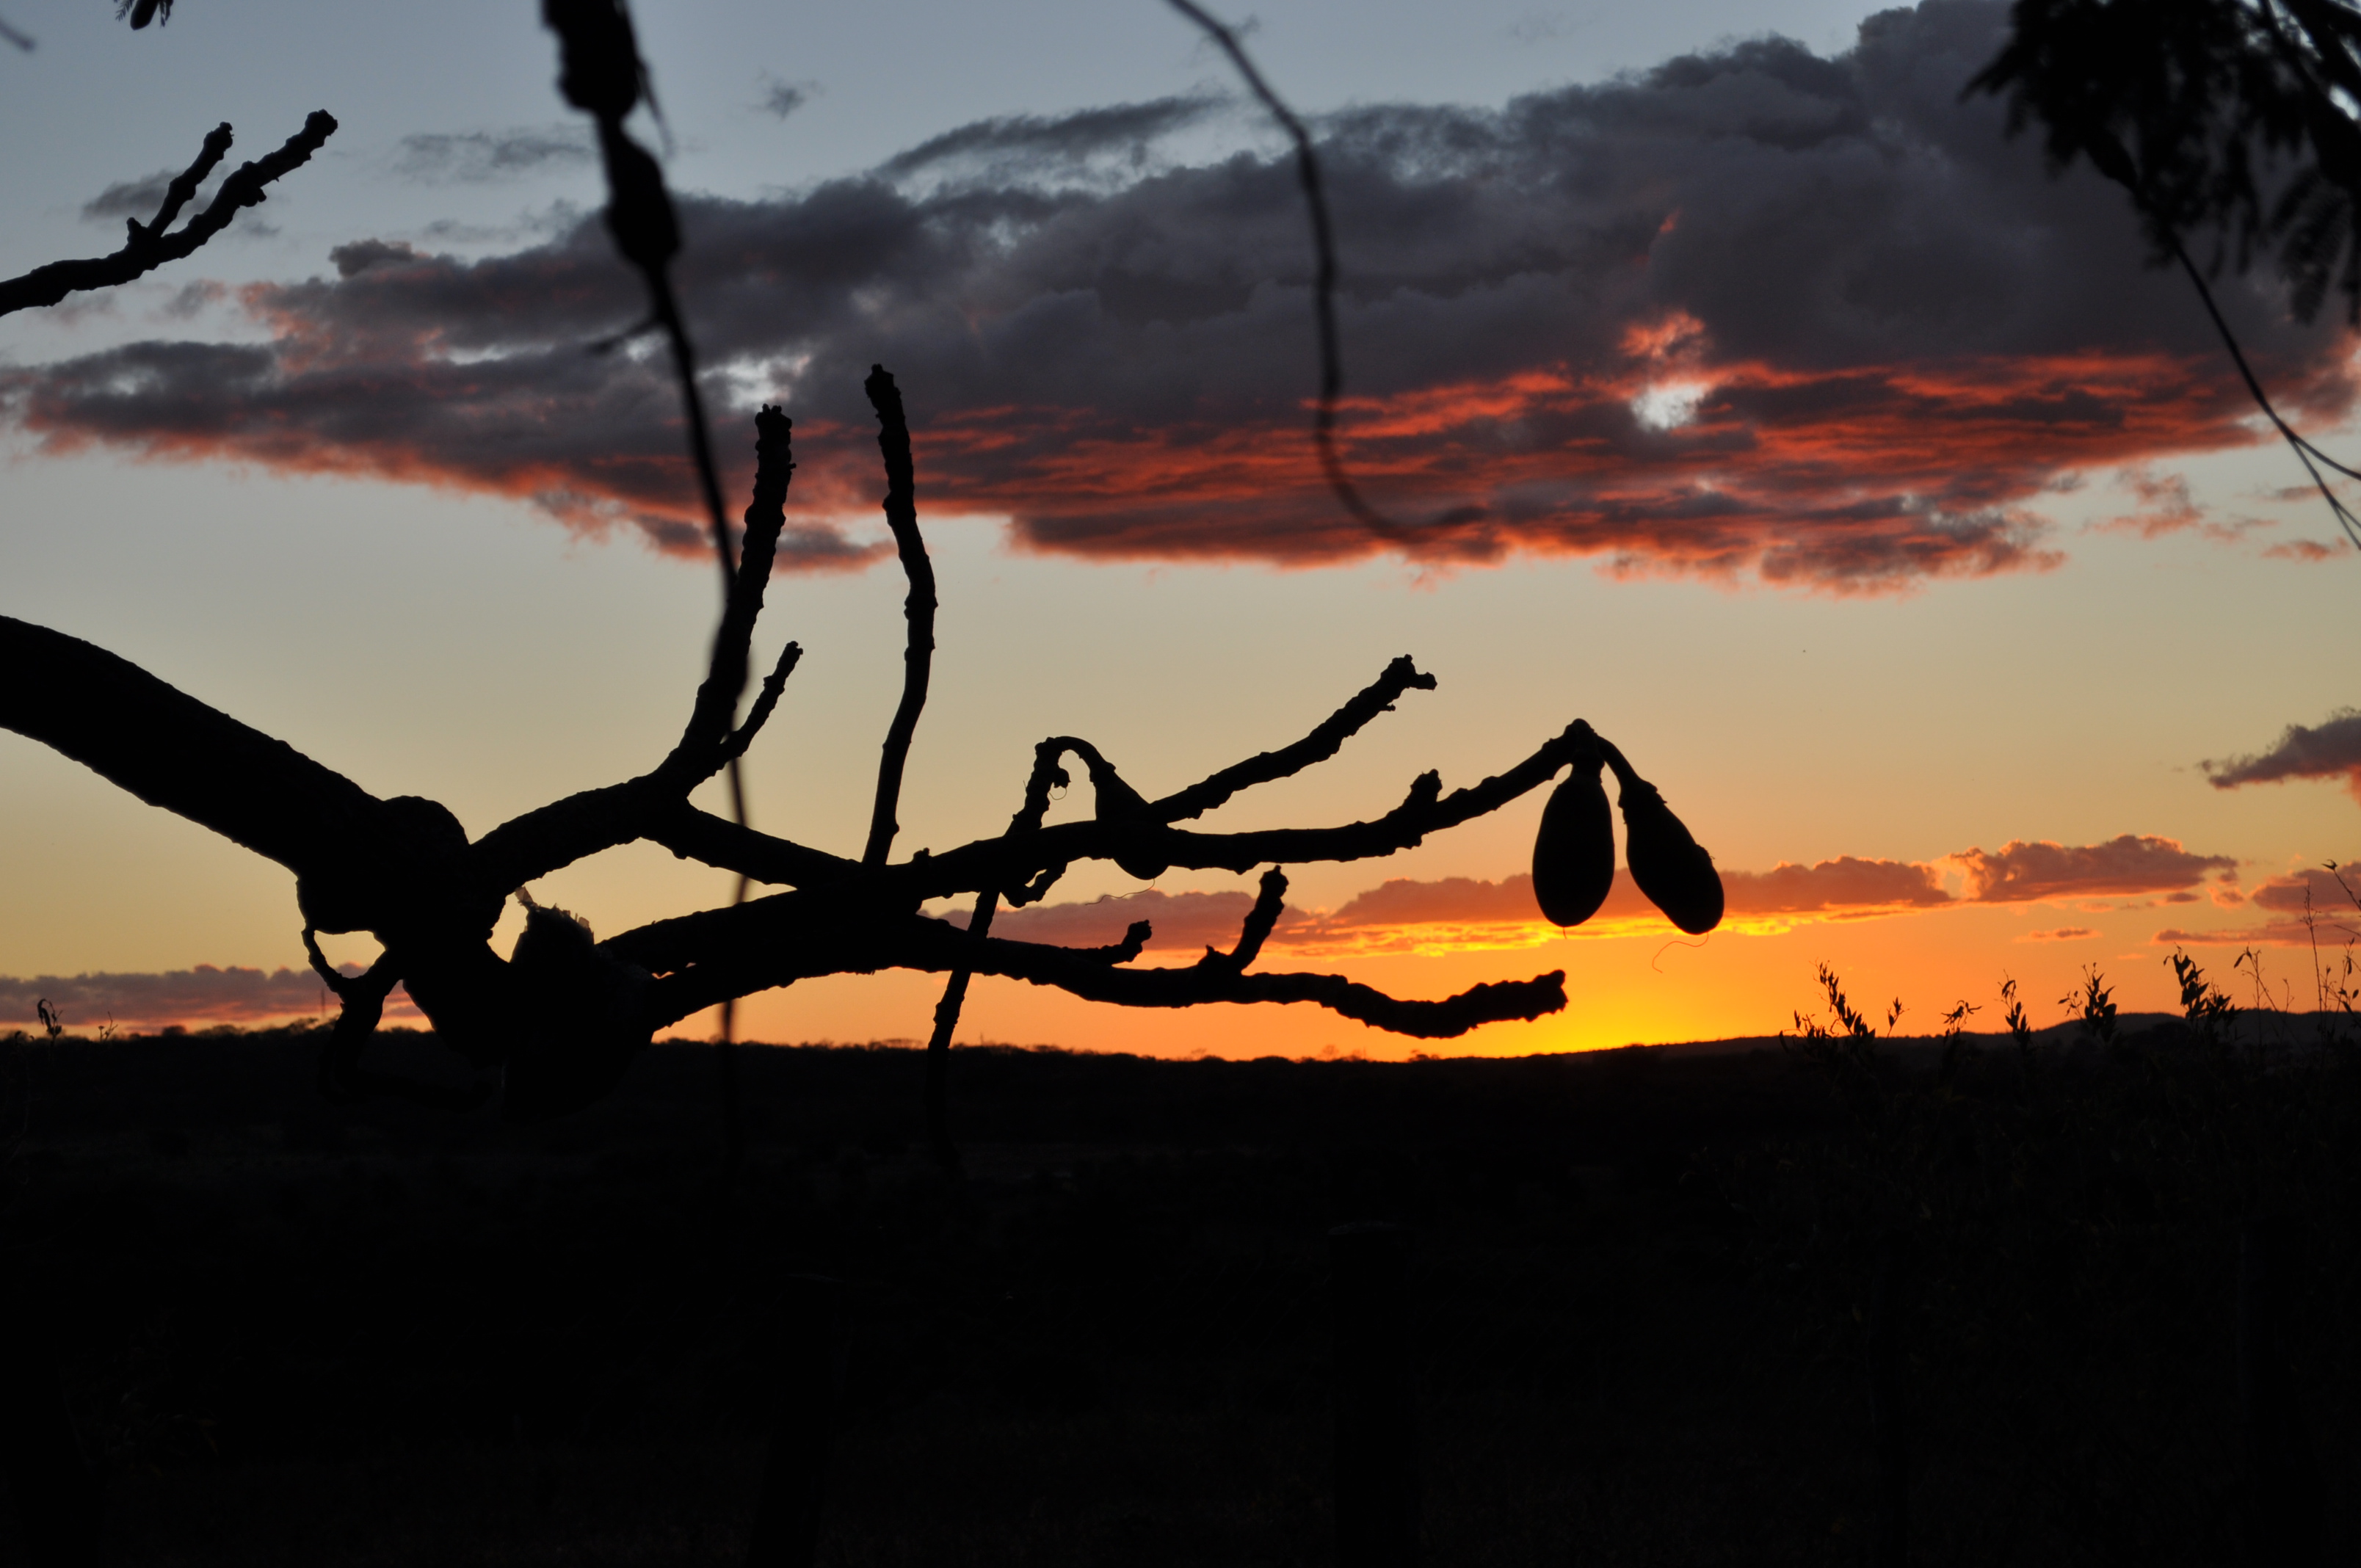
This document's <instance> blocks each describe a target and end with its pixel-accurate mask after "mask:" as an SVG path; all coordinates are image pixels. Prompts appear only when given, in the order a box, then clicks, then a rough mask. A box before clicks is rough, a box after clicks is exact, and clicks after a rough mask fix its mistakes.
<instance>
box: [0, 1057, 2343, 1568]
mask: <svg viewBox="0 0 2361 1568" xmlns="http://www.w3.org/2000/svg"><path fill="white" fill-rule="evenodd" d="M1985 1044H1986V1046H1987V1047H1989V1046H1990V1042H1985ZM7 1053H13V1054H7ZM1823 1055H1824V1058H1825V1059H1824V1060H1822V1061H1821V1062H1820V1063H1818V1064H1817V1066H1815V1065H1812V1064H1808V1063H1803V1062H1799V1061H1797V1060H1795V1059H1791V1058H1789V1057H1788V1056H1786V1055H1785V1054H1784V1053H1781V1052H1779V1051H1776V1050H1770V1051H1757V1052H1753V1053H1752V1054H1740V1055H1725V1056H1695V1057H1686V1056H1679V1055H1676V1054H1669V1053H1664V1052H1658V1051H1638V1050H1635V1051H1622V1052H1610V1053H1603V1054H1599V1055H1595V1056H1589V1057H1580V1058H1534V1059H1528V1060H1522V1061H1475V1060H1465V1061H1431V1062H1412V1063H1406V1064H1394V1065H1385V1064H1374V1063H1364V1062H1353V1061H1338V1062H1301V1063H1299V1062H1288V1061H1279V1060H1267V1061H1259V1062H1235V1063H1233V1062H1221V1061H1195V1062H1160V1061H1150V1060H1142V1059H1137V1058H1122V1057H1083V1056H1071V1055H1063V1054H1057V1053H1048V1052H1020V1051H998V1050H991V1051H972V1052H971V1051H963V1052H961V1060H960V1063H959V1069H958V1077H957V1080H956V1086H955V1090H956V1104H957V1123H958V1127H959V1130H960V1132H961V1136H962V1138H963V1140H964V1142H965V1145H966V1149H967V1157H968V1171H969V1175H968V1179H967V1180H966V1181H965V1182H964V1183H961V1184H958V1185H955V1186H954V1185H950V1184H946V1183H945V1182H943V1181H941V1180H940V1179H938V1178H937V1177H936V1176H935V1175H934V1174H933V1173H932V1172H931V1170H930V1169H929V1168H928V1163H927V1161H926V1158H925V1157H924V1149H923V1145H922V1143H921V1141H920V1140H919V1139H918V1138H917V1136H916V1134H917V1121H918V1117H917V1103H918V1087H919V1076H918V1075H919V1066H920V1064H919V1058H918V1057H917V1055H916V1054H915V1053H909V1052H903V1051H889V1050H864V1049H857V1048H817V1047H815V1048H796V1049H757V1050H751V1051H746V1052H742V1053H741V1056H742V1057H743V1058H744V1080H745V1084H746V1093H747V1099H748V1102H749V1104H750V1106H751V1108H752V1109H751V1120H752V1141H751V1147H750V1151H749V1157H748V1162H747V1169H746V1171H745V1173H744V1176H743V1178H742V1179H741V1180H739V1181H738V1182H736V1183H735V1184H730V1183H726V1182H724V1181H723V1180H722V1179H721V1178H720V1172H719V1159H718V1146H719V1133H718V1118H717V1112H716V1098H715V1088H714V1086H715V1073H714V1060H713V1056H712V1053H711V1052H710V1051H709V1050H708V1049H705V1048H702V1047H657V1048H656V1049H654V1050H653V1051H652V1052H651V1053H650V1054H649V1055H648V1057H647V1058H645V1059H643V1060H642V1062H641V1063H639V1064H638V1066H637V1067H636V1068H635V1069H634V1070H633V1071H632V1073H631V1077H630V1079H629V1080H628V1081H627V1082H626V1084H625V1087H624V1090H623V1092H622V1093H621V1094H620V1096H619V1097H618V1098H617V1099H616V1100H614V1101H613V1102H609V1103H608V1104H606V1105H604V1106H602V1107H600V1108H598V1109H597V1110H595V1111H593V1112H591V1113H585V1114H582V1115H578V1116H576V1117H572V1118H569V1119H566V1120H565V1121H562V1122H559V1123H557V1124H553V1125H549V1126H544V1127H537V1128H512V1127H506V1126H503V1125H502V1124H500V1122H499V1121H498V1120H497V1118H496V1113H489V1112H488V1113H480V1114H477V1115H472V1116H452V1115H448V1114H445V1113H431V1112H426V1111H422V1110H415V1109H412V1108H409V1107H405V1106H401V1105H371V1106H367V1107H360V1108H352V1109H339V1108H335V1107H330V1106H328V1105H325V1104H324V1103H323V1102H321V1101H320V1100H319V1099H318V1097H317V1096H316V1095H315V1093H314V1092H313V1088H312V1083H313V1047H312V1046H311V1044H310V1043H308V1042H307V1041H305V1040H303V1039H302V1038H301V1037H300V1036H298V1037H287V1036H244V1037H236V1038H220V1037H213V1038H206V1037H197V1038H187V1039H178V1040H129V1041H116V1042H111V1043H105V1044H98V1043H73V1042H67V1043H62V1044H60V1045H57V1046H42V1045H37V1044H34V1045H17V1046H15V1047H5V1049H0V1074H5V1081H0V1110H5V1112H6V1113H8V1121H9V1123H10V1124H11V1125H10V1126H9V1127H8V1128H7V1129H6V1130H7V1131H9V1132H13V1131H14V1126H13V1124H14V1123H15V1122H16V1118H17V1116H18V1115H24V1116H25V1117H26V1118H27V1120H26V1126H27V1129H28V1130H27V1135H26V1136H25V1137H24V1139H23V1140H22V1142H21V1144H20V1145H19V1146H18V1147H17V1149H16V1154H15V1156H14V1157H13V1159H12V1160H11V1161H10V1163H9V1166H8V1169H9V1172H10V1175H11V1181H12V1185H11V1188H10V1192H9V1199H8V1203H7V1207H6V1209H5V1215H0V1227H5V1229H0V1245H5V1257H6V1260H7V1262H8V1264H9V1267H10V1272H11V1274H12V1275H13V1276H14V1279H15V1281H16V1283H17V1284H18V1285H20V1286H21V1287H22V1288H23V1289H24V1290H25V1291H26V1292H27V1295H28V1297H29V1298H30V1299H31V1300H32V1301H33V1302H34V1303H35V1305H36V1308H37V1310H38V1311H39V1312H41V1313H43V1314H46V1317H47V1320H48V1321H49V1323H50V1324H51V1325H53V1326H52V1328H51V1330H50V1337H51V1342H52V1343H53V1344H54V1347H55V1351H56V1354H57V1356H58V1358H59V1360H60V1364H61V1365H62V1367H63V1370H64V1376H65V1380H66V1385H67V1387H68V1390H69V1394H70V1398H71V1405H72V1408H73V1409H74V1411H75V1413H76V1416H77V1418H78V1420H80V1421H81V1423H82V1431H83V1432H84V1434H85V1437H86V1440H87V1441H88V1442H89V1443H90V1444H91V1446H92V1447H93V1449H94V1450H96V1451H97V1452H99V1453H101V1454H103V1456H104V1466H105V1470H106V1475H107V1485H108V1492H109V1499H110V1501H109V1523H108V1527H107V1546H106V1561H107V1562H108V1563H113V1564H133V1563H138V1564H148V1563H157V1564H163V1563H174V1564H179V1563H189V1564H196V1563H207V1564H211V1563H222V1564H229V1563H237V1564H276V1563H291V1564H292V1563H302V1564H307V1565H317V1564H340V1563H387V1564H424V1563H455V1564H456V1563H486V1564H490V1563H500V1564H544V1563H547V1564H557V1563H568V1564H577V1563H578V1564H609V1563H613V1564H622V1563H633V1564H637V1563H668V1564H669V1563H730V1562H735V1561H737V1560H738V1559H739V1558H740V1556H741V1553H742V1551H743V1540H744V1532H745V1530H746V1526H747V1523H748V1520H749V1518H750V1516H751V1513H752V1506H753V1501H754V1496H755V1482H756V1477H757V1475H758V1472H759V1468H760V1465H761V1463H762V1457H763V1443H764V1438H765V1431H764V1425H765V1420H766V1418H767V1415H768V1411H767V1409H765V1408H764V1404H765V1401H764V1400H763V1398H762V1397H761V1396H760V1395H759V1394H758V1393H757V1392H756V1390H758V1389H759V1388H761V1387H763V1372H764V1370H765V1368H766V1366H767V1365H768V1364H769V1360H770V1354H771V1349H772V1343H773V1341H774V1337H775V1335H774V1330H775V1328H776V1326H777V1325H778V1324H779V1322H780V1321H781V1316H780V1310H779V1305H778V1304H779V1301H780V1299H781V1294H782V1291H783V1289H784V1288H785V1284H784V1282H785V1278H786V1277H787V1276H789V1275H791V1274H795V1273H797V1272H809V1271H818V1272H823V1273H827V1274H830V1275H834V1276H837V1277H841V1278H842V1279H844V1280H845V1281H847V1282H848V1285H849V1288H850V1291H851V1301H852V1312H851V1318H852V1321H851V1332H850V1339H849V1365H850V1374H849V1385H848V1391H847V1397H846V1403H845V1411H844V1416H843V1420H842V1424H841V1428H840V1432H839V1434H838V1439H837V1447H836V1455H835V1461H834V1467H833V1470H832V1474H831V1480H830V1493H829V1512H828V1518H827V1524H826V1530H825V1533H824V1537H823V1541H822V1547H821V1560H822V1561H823V1562H824V1563H835V1564H862V1565H864V1568H865V1565H877V1568H888V1565H891V1568H902V1565H911V1568H917V1565H920V1564H924V1565H927V1568H954V1565H964V1564H979V1565H981V1564H992V1565H999V1564H1008V1565H1011V1568H1014V1565H1018V1564H1025V1565H1032V1564H1042V1565H1049V1564H1057V1565H1069V1564H1071V1565H1082V1564H1139V1565H1142V1568H1156V1565H1159V1564H1222V1565H1224V1568H1228V1565H1250V1564H1260V1563H1270V1564H1296V1563H1304V1564H1316V1563H1326V1562H1328V1561H1329V1560H1330V1552H1329V1542H1328V1514H1327V1508H1328V1495H1329V1478H1328V1469H1329V1447H1328V1441H1329V1440H1328V1428H1327V1416H1326V1410H1327V1404H1326V1399H1327V1361H1328V1356H1329V1354H1330V1345H1329V1337H1328V1332H1327V1321H1328V1319H1327V1313H1326V1308H1325V1304H1324V1303H1325V1288H1326V1280H1325V1276H1324V1264H1323V1234H1324V1232H1325V1230H1326V1229H1327V1227H1329V1226H1331V1225H1333V1224H1335V1223H1341V1222H1349V1221H1358V1220H1366V1219H1389V1220H1394V1221H1399V1222H1400V1223H1404V1224H1407V1225H1409V1226H1410V1227H1411V1228H1412V1229H1413V1232H1414V1234H1415V1237H1416V1253H1415V1259H1416V1261H1415V1266H1414V1273H1413V1279H1412V1289H1413V1303H1412V1319H1411V1321H1412V1323H1413V1329H1412V1332H1411V1334H1410V1335H1409V1336H1408V1337H1407V1339H1406V1340H1405V1343H1403V1344H1402V1345H1401V1347H1400V1349H1401V1353H1402V1354H1403V1355H1404V1356H1405V1357H1406V1358H1407V1359H1408V1360H1409V1361H1410V1363H1411V1366H1412V1368H1413V1370H1414V1373H1415V1376H1416V1380H1417V1387H1418V1389H1419V1397H1420V1420H1421V1421H1422V1452H1423V1457H1424V1472H1425V1478H1426V1479H1425V1490H1424V1510H1425V1519H1426V1527H1425V1529H1426V1550H1425V1559H1426V1561H1427V1562H1429V1563H1438V1564H1466V1565H1471V1568H1473V1565H1480V1564H1494V1563H1499V1564H1512V1563H1513V1564H1524V1563H1546V1564H1593V1563H1664V1564H1705V1563H1732V1564H1738V1563H1745V1564H1771V1563H1859V1562H1860V1561H1861V1558H1862V1552H1863V1546H1864V1529H1865V1516H1864V1509H1865V1506H1866V1504H1867V1500H1868V1485H1869V1453H1870V1449H1869V1429H1868V1397H1867V1385H1866V1381H1865V1376H1864V1373H1863V1370H1862V1358H1861V1340H1862V1330H1861V1313H1862V1310H1863V1307H1864V1304H1865V1298H1866V1290H1867V1287H1868V1282H1869V1278H1870V1272H1871V1258H1872V1254H1873V1251H1874V1248H1875V1246H1876V1245H1877V1242H1878V1239H1879V1238H1880V1237H1881V1236H1884V1235H1888V1234H1897V1233H1898V1234H1905V1235H1907V1236H1908V1237H1909V1238H1910V1245H1911V1246H1912V1248H1913V1249H1914V1252H1915V1255H1916V1258H1917V1260H1918V1261H1917V1266H1916V1280H1917V1288H1916V1302H1917V1306H1916V1311H1915V1313H1914V1314H1913V1316H1912V1317H1911V1318H1910V1319H1909V1320H1908V1325H1909V1344H1910V1347H1911V1354H1910V1355H1909V1357H1908V1360H1907V1363H1906V1367H1907V1377H1908V1384H1909V1388H1910V1391H1911V1398H1912V1406H1913V1411H1914V1415H1915V1419H1916V1426H1917V1432H1918V1441H1917V1444H1916V1458H1915V1461H1914V1471H1913V1477H1914V1478H1913V1489H1912V1497H1911V1502H1912V1508H1913V1510H1914V1527H1915V1540H1916V1550H1915V1551H1914V1554H1913V1560H1914V1561H1916V1562H1919V1563H1946V1564H1948V1563H1995V1564H1996V1563H2117V1562H2138V1563H2144V1564H2149V1563H2237V1562H2240V1561H2242V1560H2244V1559H2245V1557H2246V1550H2245V1547H2244V1544H2243V1542H2244V1539H2245V1538H2244V1535H2243V1533H2242V1531H2243V1522H2242V1515H2241V1502H2240V1498H2241V1495H2242V1494H2241V1475H2242V1474H2243V1472H2242V1468H2241V1466H2242V1463H2243V1461H2242V1449H2241V1442H2240V1434H2239V1430H2238V1427H2237V1424H2236V1416H2237V1409H2238V1406H2237V1403H2236V1398H2235V1389H2236V1367H2235V1356H2234V1354H2233V1352H2234V1345H2235V1296H2236V1292H2235V1274H2236V1257H2237V1250H2238V1238H2239V1234H2240V1233H2241V1229H2242V1227H2243V1226H2244V1224H2245V1223H2246V1221H2247V1219H2248V1218H2249V1217H2250V1216H2252V1215H2256V1214H2262V1215H2268V1216H2272V1217H2274V1218H2275V1219H2276V1220H2277V1221H2278V1223H2279V1234H2280V1236H2281V1238H2282V1242H2283V1245H2284V1254H2285V1255H2286V1256H2287V1257H2288V1258H2289V1259H2290V1269H2289V1274H2290V1285H2289V1288H2288V1289H2287V1291H2286V1319H2287V1326H2286V1330H2285V1333H2284V1344H2285V1347H2286V1350H2287V1354H2288V1355H2289V1357H2290V1361H2291V1364H2292V1366H2293V1368H2294V1370H2295V1374H2296V1383H2297V1387H2299V1389H2300V1404H2301V1414H2302V1417H2303V1420H2304V1421H2305V1423H2306V1427H2307V1435H2308V1437H2309V1440H2310V1442H2311V1444H2312V1451H2313V1453H2314V1467H2315V1468H2316V1470H2317V1473H2318V1475H2319V1482H2318V1486H2317V1488H2316V1495H2317V1496H2318V1497H2319V1498H2320V1505H2319V1507H2320V1514H2321V1518H2322V1521H2323V1523H2322V1529H2323V1541H2322V1544H2323V1561H2350V1560H2351V1559H2352V1558H2353V1556H2354V1555H2355V1553H2356V1549H2361V1529H2356V1525H2357V1524H2361V1519H2356V1500H2361V1499H2357V1498H2356V1486H2355V1483H2356V1479H2357V1478H2361V1477H2356V1459H2361V1442H2356V1435H2357V1434H2356V1424H2355V1420H2354V1417H2355V1412H2356V1393H2361V1378H2356V1354H2355V1350H2356V1343H2361V1312H2356V1307H2361V1300H2356V1294H2361V1293H2357V1292H2356V1247H2355V1245H2354V1240H2355V1220H2356V1216H2361V1206H2356V1173H2361V1145H2356V1138H2355V1137H2354V1136H2353V1134H2354V1133H2355V1132H2356V1130H2361V1113H2356V1107H2361V1072H2356V1070H2355V1069H2354V1066H2353V1064H2351V1063H2349V1062H2347V1061H2346V1060H2345V1057H2344V1056H2343V1055H2341V1054H2340V1053H2338V1052H2335V1051H2322V1052H2315V1053H2312V1054H2311V1055H2309V1056H2304V1057H2301V1058H2292V1057H2289V1056H2288V1055H2286V1054H2285V1053H2282V1054H2281V1056H2280V1057H2279V1058H2275V1059H2266V1058H2262V1057H2259V1056H2257V1054H2256V1053H2255V1052H2254V1051H2252V1050H2250V1049H2247V1048H2244V1047H2238V1048H2215V1047H2208V1046H2206V1045H2205V1044H2203V1043H2202V1042H2201V1041H2198V1040H2196V1039H2194V1038H2193V1037H2191V1036H2188V1035H2187V1034H2186V1033H2185V1032H2180V1031H2158V1032H2154V1033H2149V1034H2146V1035H2142V1036H2136V1037H2135V1038H2133V1039H2132V1040H2130V1041H2129V1042H2127V1043H2123V1044H2118V1045H2116V1046H2114V1047H2107V1048H2100V1047H2095V1046H2088V1047H2081V1048H2079V1049H2067V1048H2063V1047H2051V1048H2046V1049H2043V1050H2041V1051H2039V1052H2037V1054H2036V1055H2035V1056H2034V1058H2032V1059H2030V1060H2025V1059H2021V1058H2020V1057H2019V1054H2018V1053H2017V1052H2016V1051H2015V1050H2014V1049H2013V1048H2010V1047H2006V1046H2005V1045H2004V1046H2002V1047H2000V1048H1998V1049H1992V1048H1987V1049H1985V1050H1984V1051H1983V1052H1982V1054H1981V1055H1978V1054H1976V1053H1974V1052H1973V1051H1972V1050H1971V1052H1969V1053H1968V1054H1967V1055H1966V1056H1965V1057H1963V1058H1962V1059H1961V1060H1960V1061H1959V1062H1958V1063H1957V1064H1955V1067H1954V1069H1953V1070H1952V1072H1951V1073H1950V1074H1949V1078H1948V1080H1946V1079H1945V1078H1943V1077H1941V1076H1940V1075H1939V1074H1938V1069H1937V1068H1936V1067H1935V1065H1934V1064H1933V1060H1932V1058H1920V1059H1919V1061H1918V1064H1917V1065H1914V1066H1908V1067H1905V1066H1902V1065H1898V1064H1897V1063H1896V1062H1894V1060H1893V1059H1891V1058H1886V1059H1882V1060H1869V1059H1864V1058H1861V1056H1860V1055H1859V1054H1858V1053H1855V1054H1852V1055H1847V1054H1845V1053H1841V1052H1824V1053H1823ZM27 1091H29V1102H27ZM14 1552H16V1543H15V1541H14V1537H13V1530H6V1529H5V1528H0V1561H13V1560H14V1557H13V1553H14Z"/></svg>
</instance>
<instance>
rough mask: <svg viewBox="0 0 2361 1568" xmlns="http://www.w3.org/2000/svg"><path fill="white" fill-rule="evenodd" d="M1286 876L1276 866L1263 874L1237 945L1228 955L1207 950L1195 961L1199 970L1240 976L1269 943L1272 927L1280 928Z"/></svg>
mask: <svg viewBox="0 0 2361 1568" xmlns="http://www.w3.org/2000/svg"><path fill="white" fill-rule="evenodd" d="M1286 897H1287V873H1286V872H1282V871H1280V870H1279V868H1278V867H1277V866H1273V867H1271V868H1270V870H1268V871H1267V872H1263V873H1262V885H1261V887H1260V888H1259V889H1258V890H1257V893H1256V894H1255V902H1254V907H1253V908H1252V909H1250V910H1248V911H1246V925H1245V926H1244V927H1242V928H1241V929H1240V930H1239V932H1238V945H1237V946H1236V947H1235V948H1231V949H1230V950H1229V951H1228V952H1226V953H1225V952H1224V951H1222V950H1221V949H1220V948H1212V947H1209V948H1206V949H1205V956H1204V957H1203V958H1202V959H1198V960H1197V967H1198V968H1199V969H1200V970H1221V971H1224V972H1226V973H1229V974H1243V973H1245V972H1246V966H1247V965H1248V964H1251V963H1253V962H1254V961H1255V959H1256V958H1257V957H1258V956H1259V955H1260V954H1261V952H1262V945H1263V943H1264V942H1266V941H1268V940H1269V938H1270V933H1271V929H1272V927H1276V926H1277V925H1278V924H1279V912H1280V911H1281V910H1282V909H1284V908H1285V907H1286V904H1285V902H1284V901H1285V899H1286Z"/></svg>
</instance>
